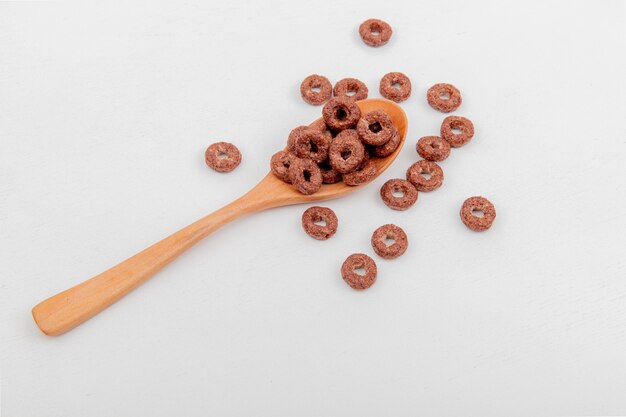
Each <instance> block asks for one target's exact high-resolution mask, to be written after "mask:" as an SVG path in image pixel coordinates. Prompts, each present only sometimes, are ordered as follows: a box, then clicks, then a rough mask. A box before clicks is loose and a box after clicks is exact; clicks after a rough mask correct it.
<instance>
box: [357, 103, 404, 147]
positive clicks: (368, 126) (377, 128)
mask: <svg viewBox="0 0 626 417" xmlns="http://www.w3.org/2000/svg"><path fill="white" fill-rule="evenodd" d="M396 130H397V129H396V127H395V126H394V124H393V121H392V120H391V117H389V115H388V114H387V113H386V112H385V111H384V110H374V111H371V112H369V113H367V114H365V115H364V116H363V117H361V119H360V120H359V122H358V123H357V125H356V131H357V133H358V134H359V137H360V138H361V141H362V142H363V143H365V144H366V145H372V146H381V145H384V144H385V143H387V142H389V140H390V139H391V136H393V134H394V131H396Z"/></svg>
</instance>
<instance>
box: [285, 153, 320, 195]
mask: <svg viewBox="0 0 626 417" xmlns="http://www.w3.org/2000/svg"><path fill="white" fill-rule="evenodd" d="M289 179H290V180H291V183H292V184H293V185H294V187H296V190H298V191H300V192H301V193H302V194H306V195H308V194H313V193H315V192H316V191H317V190H319V189H320V187H321V186H322V173H321V171H320V168H319V167H318V166H317V164H316V163H315V162H313V161H312V160H310V159H301V158H296V159H295V160H294V161H293V162H291V165H290V166H289Z"/></svg>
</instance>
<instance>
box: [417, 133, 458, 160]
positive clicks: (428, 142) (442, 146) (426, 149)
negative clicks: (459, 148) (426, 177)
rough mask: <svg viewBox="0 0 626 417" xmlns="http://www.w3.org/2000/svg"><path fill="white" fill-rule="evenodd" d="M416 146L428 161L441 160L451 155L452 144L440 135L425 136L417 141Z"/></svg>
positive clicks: (418, 151) (420, 154)
mask: <svg viewBox="0 0 626 417" xmlns="http://www.w3.org/2000/svg"><path fill="white" fill-rule="evenodd" d="M415 148H416V150H417V153H418V154H419V156H421V157H422V158H424V159H426V160H427V161H435V162H440V161H443V160H445V159H446V158H447V157H448V156H449V155H450V144H449V143H448V141H447V140H443V139H442V138H440V137H439V136H424V137H423V138H420V140H418V141H417V145H415Z"/></svg>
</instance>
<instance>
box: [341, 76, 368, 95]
mask: <svg viewBox="0 0 626 417" xmlns="http://www.w3.org/2000/svg"><path fill="white" fill-rule="evenodd" d="M349 93H353V94H349ZM367 93H368V90H367V86H366V85H365V83H363V81H361V80H357V79H356V78H344V79H343V80H339V81H337V83H336V84H335V87H334V88H333V94H334V95H335V97H349V98H351V99H352V100H364V99H366V98H367Z"/></svg>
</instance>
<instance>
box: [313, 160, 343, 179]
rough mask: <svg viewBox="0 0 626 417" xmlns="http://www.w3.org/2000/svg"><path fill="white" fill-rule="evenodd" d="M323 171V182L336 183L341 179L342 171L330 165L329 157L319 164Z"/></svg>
mask: <svg viewBox="0 0 626 417" xmlns="http://www.w3.org/2000/svg"><path fill="white" fill-rule="evenodd" d="M317 166H318V167H320V171H321V172H322V184H334V183H336V182H339V181H341V173H340V172H339V171H337V170H336V169H335V168H333V167H332V166H331V165H330V161H329V160H328V159H326V160H324V161H323V162H320V163H318V164H317Z"/></svg>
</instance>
